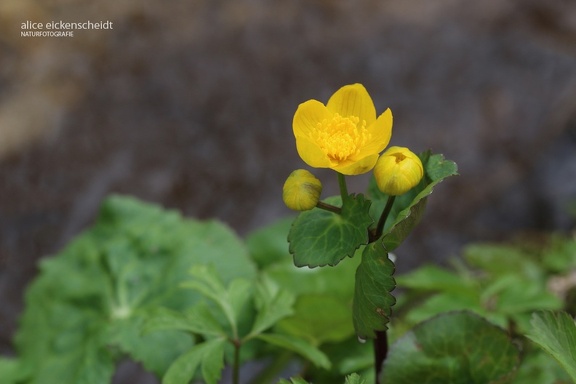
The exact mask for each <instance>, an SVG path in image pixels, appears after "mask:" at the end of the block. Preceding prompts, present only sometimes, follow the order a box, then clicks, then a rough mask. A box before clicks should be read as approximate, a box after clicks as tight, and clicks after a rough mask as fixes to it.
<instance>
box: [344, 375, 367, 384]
mask: <svg viewBox="0 0 576 384" xmlns="http://www.w3.org/2000/svg"><path fill="white" fill-rule="evenodd" d="M364 383H366V381H365V380H363V379H362V377H361V376H360V375H358V374H357V373H353V374H351V375H350V376H347V377H346V382H345V384H364Z"/></svg>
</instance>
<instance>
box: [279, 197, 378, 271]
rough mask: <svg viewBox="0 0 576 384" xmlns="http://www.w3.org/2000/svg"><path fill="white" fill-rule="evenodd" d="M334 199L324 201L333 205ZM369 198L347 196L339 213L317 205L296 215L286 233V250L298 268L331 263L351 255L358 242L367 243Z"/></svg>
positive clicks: (334, 263)
mask: <svg viewBox="0 0 576 384" xmlns="http://www.w3.org/2000/svg"><path fill="white" fill-rule="evenodd" d="M338 201H339V199H338V198H332V199H328V200H326V202H328V203H330V204H337V202H338ZM369 209H370V201H367V200H366V199H365V198H364V196H362V195H357V196H353V195H350V196H349V198H348V199H346V203H345V204H344V205H343V207H342V212H341V214H336V213H333V212H328V211H325V210H322V209H319V208H314V209H312V210H310V211H306V212H302V213H300V214H299V215H298V217H297V218H296V220H294V223H293V224H292V227H291V228H290V232H289V234H288V241H289V243H290V246H289V251H290V253H291V254H292V255H293V256H294V264H296V266H298V267H303V266H308V267H310V268H313V267H319V266H324V265H331V266H334V265H336V264H338V263H339V262H340V261H341V260H342V259H344V258H345V257H346V256H348V257H352V256H354V252H355V251H356V249H358V247H360V246H361V245H364V244H367V243H368V227H369V226H370V225H371V224H372V218H371V217H370V215H369Z"/></svg>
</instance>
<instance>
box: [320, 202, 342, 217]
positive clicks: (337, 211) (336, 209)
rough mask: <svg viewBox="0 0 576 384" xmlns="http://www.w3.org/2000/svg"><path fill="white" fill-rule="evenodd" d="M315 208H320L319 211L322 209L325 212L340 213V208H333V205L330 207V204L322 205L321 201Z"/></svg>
mask: <svg viewBox="0 0 576 384" xmlns="http://www.w3.org/2000/svg"><path fill="white" fill-rule="evenodd" d="M316 207H318V208H320V209H323V210H325V211H330V212H334V213H337V214H340V213H342V208H340V207H336V206H334V205H332V204H326V203H324V202H322V201H319V202H318V203H317V204H316Z"/></svg>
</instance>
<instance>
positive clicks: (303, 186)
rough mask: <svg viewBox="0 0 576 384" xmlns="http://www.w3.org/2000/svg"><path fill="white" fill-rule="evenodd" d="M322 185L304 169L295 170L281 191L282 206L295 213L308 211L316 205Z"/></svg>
mask: <svg viewBox="0 0 576 384" xmlns="http://www.w3.org/2000/svg"><path fill="white" fill-rule="evenodd" d="M321 193H322V183H321V182H320V180H318V179H317V178H316V177H314V175H313V174H311V173H310V172H308V171H307V170H305V169H297V170H295V171H294V172H292V173H291V174H290V176H288V178H287V179H286V182H285V183H284V188H283V189H282V199H283V200H284V204H286V206H287V207H288V208H290V209H293V210H295V211H308V210H310V209H312V208H314V207H315V206H316V204H318V201H319V200H320V194H321Z"/></svg>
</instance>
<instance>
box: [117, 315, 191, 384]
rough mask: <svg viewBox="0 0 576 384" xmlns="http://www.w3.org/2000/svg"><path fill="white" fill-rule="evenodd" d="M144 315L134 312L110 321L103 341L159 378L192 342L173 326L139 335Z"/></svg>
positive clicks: (145, 316)
mask: <svg viewBox="0 0 576 384" xmlns="http://www.w3.org/2000/svg"><path fill="white" fill-rule="evenodd" d="M147 318H148V316H147V314H146V313H142V314H140V313H136V314H134V315H133V316H131V317H129V318H126V319H118V320H117V321H114V322H111V324H110V326H109V327H108V328H106V341H107V343H109V345H114V346H115V347H117V348H118V349H119V350H120V351H122V352H124V353H126V354H127V355H129V356H131V357H132V359H133V360H134V361H136V362H139V363H142V365H143V366H144V368H145V369H146V370H147V371H149V372H153V373H154V374H156V375H157V376H158V377H161V376H162V375H163V374H164V372H166V369H168V367H169V366H170V364H171V363H172V362H173V361H174V359H176V358H177V357H178V356H179V355H180V354H181V353H182V352H183V351H185V350H187V349H188V348H190V347H191V346H192V345H193V339H192V337H191V335H188V334H185V333H183V332H179V330H174V329H170V330H162V331H160V332H153V333H148V334H142V331H141V330H142V328H143V325H144V323H145V321H146V319H147Z"/></svg>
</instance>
